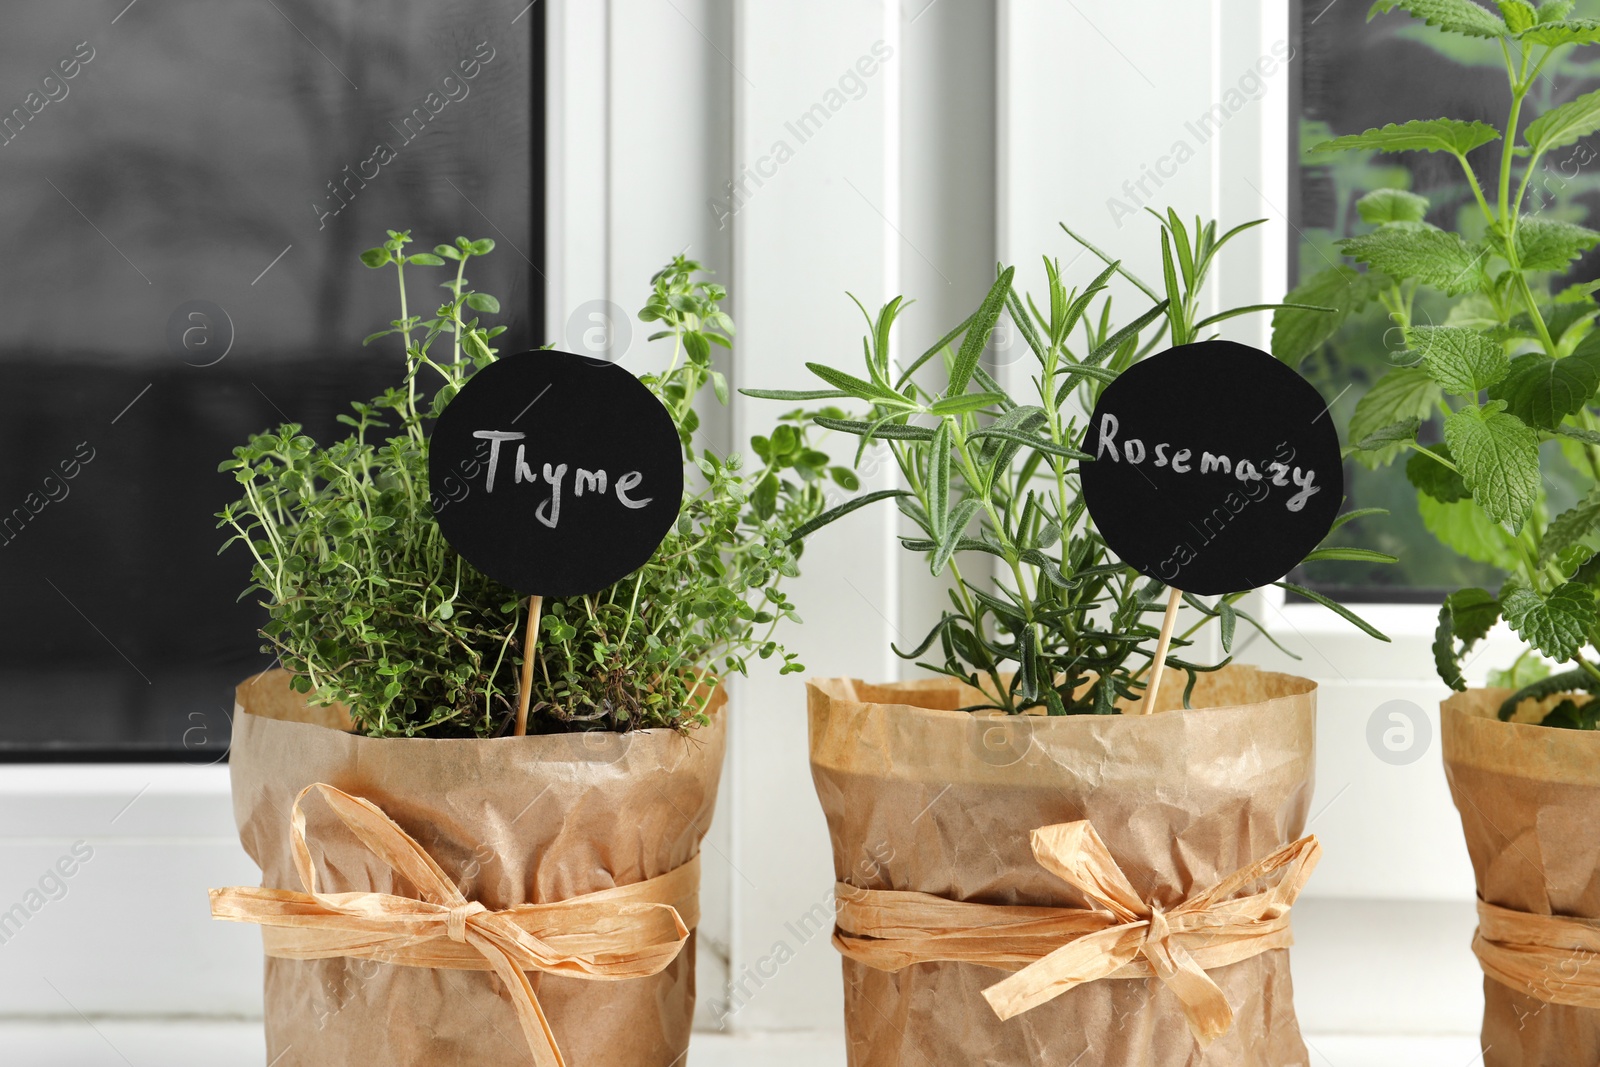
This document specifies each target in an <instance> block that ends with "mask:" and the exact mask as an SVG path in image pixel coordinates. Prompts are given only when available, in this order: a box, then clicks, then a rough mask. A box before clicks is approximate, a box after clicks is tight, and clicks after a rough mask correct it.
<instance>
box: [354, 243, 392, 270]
mask: <svg viewBox="0 0 1600 1067" xmlns="http://www.w3.org/2000/svg"><path fill="white" fill-rule="evenodd" d="M361 262H363V263H365V264H366V265H367V266H369V267H372V268H373V269H377V268H378V267H387V266H388V265H389V262H390V258H389V250H388V249H387V248H369V249H367V250H366V251H365V252H363V253H361Z"/></svg>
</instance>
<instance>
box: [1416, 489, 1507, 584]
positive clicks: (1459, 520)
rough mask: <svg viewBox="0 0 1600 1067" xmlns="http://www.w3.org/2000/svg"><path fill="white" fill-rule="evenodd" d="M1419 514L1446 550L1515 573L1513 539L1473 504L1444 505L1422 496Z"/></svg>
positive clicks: (1461, 502)
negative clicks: (1508, 542) (1508, 541)
mask: <svg viewBox="0 0 1600 1067" xmlns="http://www.w3.org/2000/svg"><path fill="white" fill-rule="evenodd" d="M1417 512H1418V513H1419V514H1420V515H1421V516H1422V525H1424V526H1426V527H1427V528H1428V532H1429V533H1431V534H1432V535H1433V536H1434V538H1435V539H1436V540H1437V541H1438V542H1439V543H1440V544H1442V545H1444V546H1445V547H1446V548H1449V549H1451V550H1452V551H1455V552H1459V553H1460V554H1461V555H1463V556H1466V557H1467V558H1468V559H1471V560H1476V561H1477V562H1479V563H1487V564H1488V565H1489V566H1491V567H1497V568H1499V569H1500V570H1503V571H1512V570H1515V569H1516V567H1517V560H1518V556H1517V552H1516V549H1515V548H1513V547H1512V546H1511V545H1509V544H1507V540H1508V538H1509V537H1510V535H1509V534H1507V533H1506V531H1505V528H1504V527H1501V526H1496V525H1495V524H1494V523H1492V522H1490V521H1489V518H1488V516H1486V515H1484V513H1483V511H1482V509H1480V508H1479V507H1478V505H1477V504H1475V503H1473V502H1472V501H1471V500H1458V501H1456V502H1455V503H1454V504H1442V503H1440V502H1439V501H1437V500H1435V499H1433V498H1432V497H1430V496H1422V495H1419V496H1418V497H1417Z"/></svg>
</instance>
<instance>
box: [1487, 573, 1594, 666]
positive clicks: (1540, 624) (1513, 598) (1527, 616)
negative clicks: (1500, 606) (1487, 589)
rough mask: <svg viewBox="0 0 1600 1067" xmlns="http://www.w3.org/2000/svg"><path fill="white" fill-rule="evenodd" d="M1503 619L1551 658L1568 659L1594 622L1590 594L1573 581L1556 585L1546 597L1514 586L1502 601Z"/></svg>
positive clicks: (1521, 636) (1581, 643) (1524, 638)
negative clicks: (1503, 604) (1503, 603)
mask: <svg viewBox="0 0 1600 1067" xmlns="http://www.w3.org/2000/svg"><path fill="white" fill-rule="evenodd" d="M1505 616H1506V622H1508V623H1510V624H1511V628H1512V629H1513V630H1515V631H1516V634H1517V636H1518V637H1520V638H1522V639H1523V640H1524V641H1526V642H1528V644H1530V645H1532V646H1533V647H1534V648H1536V649H1538V650H1539V651H1540V652H1543V653H1544V654H1545V655H1547V656H1549V657H1550V658H1551V659H1556V660H1570V659H1572V658H1573V657H1574V656H1576V655H1577V654H1578V650H1579V649H1580V648H1582V647H1583V646H1584V644H1585V643H1586V642H1587V641H1588V639H1589V636H1588V635H1589V629H1590V628H1591V627H1592V626H1594V624H1595V608H1594V594H1593V593H1591V592H1590V591H1589V590H1588V589H1586V588H1584V587H1583V586H1581V585H1579V584H1578V583H1577V582H1567V583H1565V584H1563V585H1559V586H1557V587H1556V588H1555V590H1554V591H1552V592H1551V594H1550V595H1549V596H1548V597H1541V596H1540V595H1539V594H1538V593H1535V592H1534V591H1533V590H1531V589H1517V590H1515V591H1513V592H1512V593H1511V595H1510V596H1508V597H1506V600H1505Z"/></svg>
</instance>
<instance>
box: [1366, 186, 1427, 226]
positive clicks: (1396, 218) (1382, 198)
mask: <svg viewBox="0 0 1600 1067" xmlns="http://www.w3.org/2000/svg"><path fill="white" fill-rule="evenodd" d="M1356 212H1357V213H1358V214H1359V215H1360V216H1361V221H1362V222H1365V223H1367V224H1369V225H1372V226H1382V225H1383V224H1384V223H1386V222H1421V221H1422V220H1423V218H1424V217H1425V216H1426V215H1427V214H1428V198H1427V197H1425V196H1418V195H1417V194H1416V193H1413V192H1410V191H1408V190H1406V189H1374V190H1373V191H1372V192H1370V193H1368V194H1367V195H1366V196H1363V197H1362V198H1361V199H1360V200H1357V201H1356Z"/></svg>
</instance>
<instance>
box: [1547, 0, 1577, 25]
mask: <svg viewBox="0 0 1600 1067" xmlns="http://www.w3.org/2000/svg"><path fill="white" fill-rule="evenodd" d="M1577 6H1578V4H1577V0H1544V3H1542V4H1540V5H1539V21H1540V22H1560V21H1561V20H1563V19H1565V18H1566V17H1567V16H1568V15H1570V14H1572V9H1573V8H1575V7H1577Z"/></svg>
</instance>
